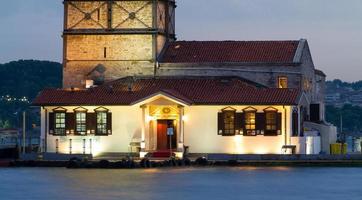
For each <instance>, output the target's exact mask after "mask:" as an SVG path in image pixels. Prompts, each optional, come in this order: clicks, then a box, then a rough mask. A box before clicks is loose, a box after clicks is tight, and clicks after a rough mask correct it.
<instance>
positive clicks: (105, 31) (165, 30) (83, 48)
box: [63, 0, 176, 88]
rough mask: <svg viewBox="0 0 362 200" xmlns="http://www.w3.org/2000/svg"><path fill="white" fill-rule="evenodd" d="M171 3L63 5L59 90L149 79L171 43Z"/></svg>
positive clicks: (84, 1) (92, 0) (120, 0)
mask: <svg viewBox="0 0 362 200" xmlns="http://www.w3.org/2000/svg"><path fill="white" fill-rule="evenodd" d="M175 8H176V4H175V0H64V32H63V41H64V44H63V46H64V52H63V54H64V56H63V64H64V70H63V73H64V74H63V76H64V78H63V86H64V87H65V88H68V87H80V88H83V87H85V85H86V83H87V82H94V83H95V84H102V82H104V81H109V80H114V79H118V78H121V77H124V76H145V75H153V74H154V72H155V69H156V65H157V58H158V55H159V54H160V53H161V51H162V49H163V47H164V45H165V44H166V43H167V42H168V41H173V40H175Z"/></svg>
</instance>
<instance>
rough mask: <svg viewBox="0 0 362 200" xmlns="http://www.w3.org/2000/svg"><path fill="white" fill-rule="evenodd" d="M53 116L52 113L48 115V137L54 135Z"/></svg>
mask: <svg viewBox="0 0 362 200" xmlns="http://www.w3.org/2000/svg"><path fill="white" fill-rule="evenodd" d="M54 117H55V114H54V113H49V125H48V126H49V135H53V134H54V125H55V121H54V120H55V119H54Z"/></svg>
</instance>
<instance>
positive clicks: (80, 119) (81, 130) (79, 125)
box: [75, 112, 87, 135]
mask: <svg viewBox="0 0 362 200" xmlns="http://www.w3.org/2000/svg"><path fill="white" fill-rule="evenodd" d="M86 116H87V113H86V112H77V113H76V114H75V119H76V121H75V122H76V129H75V130H76V133H77V134H78V135H86V133H87V123H86Z"/></svg>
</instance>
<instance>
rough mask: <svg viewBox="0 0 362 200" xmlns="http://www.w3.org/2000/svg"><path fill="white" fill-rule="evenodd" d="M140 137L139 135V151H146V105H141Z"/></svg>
mask: <svg viewBox="0 0 362 200" xmlns="http://www.w3.org/2000/svg"><path fill="white" fill-rule="evenodd" d="M141 108H142V135H141V151H142V152H144V151H145V150H146V108H147V106H146V105H142V106H141Z"/></svg>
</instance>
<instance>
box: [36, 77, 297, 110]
mask: <svg viewBox="0 0 362 200" xmlns="http://www.w3.org/2000/svg"><path fill="white" fill-rule="evenodd" d="M130 80H131V78H123V79H119V80H117V81H113V82H110V83H107V84H105V85H102V86H99V87H95V88H91V89H88V90H78V91H77V90H74V91H71V90H64V89H46V90H44V91H42V92H41V93H40V94H39V95H38V97H37V98H36V99H35V100H34V102H33V105H37V106H46V105H48V106H49V105H59V106H61V105H64V106H65V105H132V104H135V103H137V102H140V101H142V100H144V99H147V98H149V97H151V96H152V95H155V94H159V93H163V94H167V95H169V96H171V97H173V98H176V99H179V100H181V101H183V102H185V103H186V104H190V105H191V104H192V105H233V104H238V105H295V104H297V101H298V99H299V96H300V92H299V91H298V90H296V89H277V88H265V87H260V86H258V85H256V84H251V83H248V82H246V81H245V80H243V79H240V78H235V77H229V78H212V77H209V78H205V77H204V78H203V77H198V78H197V77H194V78H181V77H179V78H177V77H162V78H153V79H152V78H143V79H137V80H134V81H130ZM130 83H131V84H130ZM129 88H131V89H132V90H131V91H130V90H129Z"/></svg>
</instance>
